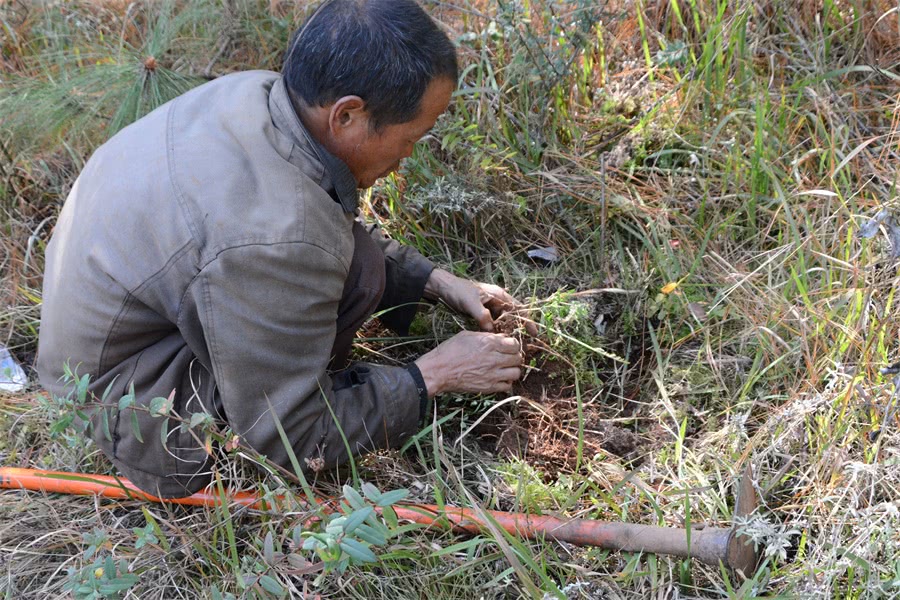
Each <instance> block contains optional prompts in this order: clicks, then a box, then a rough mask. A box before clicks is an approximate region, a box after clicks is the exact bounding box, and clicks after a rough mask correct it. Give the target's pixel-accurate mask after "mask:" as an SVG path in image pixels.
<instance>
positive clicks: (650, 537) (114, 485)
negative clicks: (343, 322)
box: [0, 467, 758, 577]
mask: <svg viewBox="0 0 900 600" xmlns="http://www.w3.org/2000/svg"><path fill="white" fill-rule="evenodd" d="M0 488H7V489H26V490H36V491H43V492H54V493H60V494H75V495H97V496H103V497H106V498H118V499H137V500H145V501H149V502H161V503H167V504H186V505H190V506H214V505H216V504H217V503H219V502H220V501H221V497H220V496H219V495H218V494H217V493H216V492H215V491H214V490H209V491H202V492H199V493H197V494H194V495H193V496H188V497H187V498H177V499H166V500H162V499H160V498H157V497H155V496H151V495H150V494H147V493H146V492H142V491H141V490H139V489H138V488H137V487H135V485H134V484H132V483H131V482H130V481H128V480H127V479H122V478H118V477H109V476H105V475H88V474H81V473H66V472H60V471H41V470H34V469H17V468H0ZM226 498H227V501H228V502H229V503H233V504H240V505H243V506H248V507H251V508H256V509H263V510H265V509H271V508H272V507H271V506H270V505H269V504H267V503H266V502H265V501H264V500H263V499H261V498H260V497H259V496H258V495H256V494H254V493H249V492H233V493H226ZM335 504H337V503H336V502H335V501H324V502H323V503H322V506H323V508H324V509H325V510H326V511H327V512H331V511H334V510H335V509H334V505H335ZM756 506H757V496H756V489H755V488H754V487H753V482H752V481H751V472H750V468H749V467H747V469H746V470H745V471H744V475H743V477H742V478H741V481H740V483H739V485H738V497H737V504H736V506H735V515H737V516H745V515H748V514H750V513H751V512H753V510H754V509H755V508H756ZM393 508H394V510H395V511H396V513H397V516H398V517H399V518H401V519H406V520H409V521H414V522H416V523H421V524H423V525H438V526H440V525H442V524H444V523H447V522H448V523H449V524H450V526H451V527H452V529H453V530H454V531H458V532H465V533H479V532H481V531H483V530H484V529H485V528H486V526H487V522H488V521H493V522H494V523H496V524H497V525H498V526H500V527H501V528H503V529H504V530H506V531H507V532H509V533H511V534H513V535H517V536H520V537H524V538H530V539H535V538H550V539H554V540H556V541H560V542H568V543H570V544H576V545H578V546H597V547H600V548H606V549H608V550H623V551H626V552H650V553H653V554H671V555H674V556H681V557H686V558H694V559H697V560H699V561H701V562H704V563H706V564H709V565H718V564H719V563H722V564H724V565H725V566H727V567H729V568H731V569H735V570H737V571H741V572H742V573H743V574H744V575H745V576H747V577H749V576H750V575H751V574H752V573H753V571H754V569H755V568H756V564H757V559H758V555H757V552H756V549H755V546H754V544H753V542H752V541H750V540H749V539H748V538H746V537H745V536H743V535H742V534H740V533H739V532H738V531H737V529H736V528H735V527H731V528H723V527H706V528H694V529H691V530H687V529H682V528H676V527H656V526H653V525H636V524H631V523H617V522H605V521H595V520H591V519H561V518H558V517H552V516H546V515H544V516H539V515H529V514H524V513H512V512H502V511H496V510H477V509H471V508H462V507H458V506H444V507H439V506H436V505H431V504H402V505H395V506H394V507H393Z"/></svg>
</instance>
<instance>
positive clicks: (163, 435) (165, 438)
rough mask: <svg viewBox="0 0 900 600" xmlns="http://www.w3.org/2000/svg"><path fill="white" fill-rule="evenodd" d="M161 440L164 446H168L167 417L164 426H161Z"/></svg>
mask: <svg viewBox="0 0 900 600" xmlns="http://www.w3.org/2000/svg"><path fill="white" fill-rule="evenodd" d="M159 441H161V442H162V445H163V448H166V447H167V446H166V444H167V443H168V442H169V419H165V420H164V421H163V422H162V427H160V428H159Z"/></svg>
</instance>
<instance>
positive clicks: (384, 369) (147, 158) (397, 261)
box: [38, 0, 522, 497]
mask: <svg viewBox="0 0 900 600" xmlns="http://www.w3.org/2000/svg"><path fill="white" fill-rule="evenodd" d="M456 78H457V63H456V56H455V52H454V49H453V46H452V45H451V43H450V42H449V40H448V39H447V37H446V36H445V35H444V34H443V33H442V32H441V31H440V30H439V29H438V28H437V27H436V25H435V24H434V22H433V21H432V20H431V19H430V18H429V17H428V16H427V15H426V14H425V13H424V11H422V9H421V8H419V7H418V6H417V5H416V4H415V3H414V2H413V1H412V0H330V1H328V2H327V3H326V4H324V5H323V6H322V7H321V8H320V9H319V10H318V11H317V12H316V13H315V14H314V16H313V17H312V18H311V19H310V20H309V21H308V22H307V24H306V25H305V27H304V28H303V29H302V30H301V32H300V34H298V35H297V36H295V38H294V40H293V42H292V43H291V45H290V47H289V49H288V53H287V55H286V59H285V65H284V68H283V73H282V75H281V76H279V75H278V74H275V73H270V72H261V71H258V72H248V73H240V74H234V75H229V76H226V77H222V78H220V79H217V80H215V81H213V82H210V83H208V84H206V85H203V86H201V87H199V88H197V89H195V90H192V91H191V92H188V93H187V94H185V95H183V96H181V97H179V98H177V99H176V100H174V101H173V102H170V103H168V104H166V105H164V106H162V107H160V108H159V109H157V110H156V111H154V112H153V113H151V114H150V115H148V116H146V117H144V118H143V119H141V120H140V121H138V122H136V123H135V124H133V125H131V126H130V127H128V128H126V129H124V130H123V131H121V132H120V133H119V134H117V135H116V136H114V137H113V138H112V139H111V140H109V141H108V142H107V143H106V144H104V145H103V146H102V147H101V148H99V149H98V150H97V152H96V153H95V154H94V155H93V156H92V157H91V159H90V161H89V162H88V163H87V165H86V166H85V168H84V171H83V172H82V173H81V175H80V176H79V178H78V180H77V181H76V183H75V185H74V187H73V189H72V191H71V193H70V195H69V197H68V199H67V201H66V204H65V206H64V208H63V210H62V212H61V214H60V218H59V222H58V223H57V226H56V229H55V231H54V234H53V238H52V240H51V242H50V244H49V246H48V248H47V261H46V272H45V279H44V304H43V313H42V318H41V335H40V345H39V359H38V372H39V374H40V377H41V382H42V384H43V385H44V386H45V387H46V388H47V389H48V390H50V391H51V392H53V393H55V394H64V393H66V391H67V390H66V387H65V386H64V383H63V381H62V379H61V376H62V374H63V369H64V365H66V364H69V365H70V367H71V368H72V369H73V370H77V372H78V374H79V375H83V374H85V373H87V374H89V375H90V376H91V383H90V392H91V393H92V395H93V397H95V398H98V399H99V398H103V397H105V398H106V403H107V404H109V405H112V406H115V405H116V401H117V399H118V398H120V397H122V396H123V395H126V394H127V393H128V392H129V390H131V389H132V388H133V390H134V398H135V400H134V404H133V405H131V406H127V405H126V406H125V407H124V409H123V410H106V414H107V417H106V419H105V420H104V418H103V417H102V415H101V412H102V411H96V412H94V413H92V417H91V421H92V426H93V427H92V430H93V437H94V439H95V440H96V442H97V443H98V445H99V446H100V447H101V448H102V449H103V451H104V452H105V453H106V454H107V455H108V456H109V457H110V458H111V459H112V461H113V463H114V464H115V466H116V467H117V468H118V469H119V470H121V471H122V473H123V474H124V475H126V476H127V477H129V478H130V479H131V480H132V481H133V482H134V483H135V484H136V485H138V486H139V487H141V488H142V489H144V490H146V491H148V492H150V493H153V494H156V495H158V496H161V497H180V496H186V495H188V494H190V493H193V492H195V491H197V490H198V489H200V488H202V487H204V486H205V485H207V484H208V483H209V481H210V468H211V458H210V453H209V450H208V449H206V448H204V447H203V444H202V443H201V441H200V440H199V439H198V438H197V437H196V435H195V432H193V431H191V430H190V429H189V428H188V427H187V426H184V427H179V423H181V422H182V420H187V419H190V417H191V415H193V414H197V413H207V414H209V415H210V416H211V417H212V418H214V419H216V420H218V421H220V422H221V423H224V424H227V426H228V427H230V428H231V430H232V431H233V433H234V434H235V435H237V436H238V437H239V438H240V440H241V442H242V443H244V444H246V445H249V446H250V447H252V448H253V449H255V450H256V451H258V452H259V453H261V454H263V455H265V456H266V457H267V458H268V460H270V461H273V462H275V463H276V464H278V465H281V466H283V467H286V468H290V465H291V460H290V451H293V453H294V454H295V455H296V457H297V458H298V460H299V461H300V464H301V465H310V464H317V463H318V464H321V465H324V466H326V467H331V466H333V465H335V464H338V463H341V462H344V461H345V460H347V458H348V456H347V448H346V446H345V443H344V440H343V438H342V433H343V435H344V436H346V439H347V442H348V443H349V449H350V451H351V452H352V453H353V454H359V453H362V452H365V451H368V450H371V449H374V448H379V447H390V446H396V445H397V444H399V443H400V442H402V440H403V439H405V438H406V437H407V436H409V435H410V434H412V433H414V432H415V431H416V430H417V428H418V427H419V423H420V422H421V419H423V418H425V417H426V416H427V414H428V410H427V405H428V399H429V398H430V397H434V396H436V395H439V394H441V393H444V392H448V391H466V392H498V391H503V390H508V389H509V387H510V386H511V382H512V381H514V380H516V379H518V378H519V377H520V370H519V367H520V364H521V360H522V357H521V353H520V347H519V345H518V343H517V342H516V341H515V340H514V339H512V338H509V337H507V336H503V335H500V334H494V333H489V332H490V331H491V329H492V319H491V318H492V316H497V315H498V314H500V313H501V312H502V311H503V310H504V307H507V308H508V307H510V306H511V305H513V304H514V301H513V299H512V298H511V297H510V296H509V295H508V294H507V293H506V292H505V291H504V290H502V289H501V288H499V287H497V286H491V285H484V284H475V283H470V282H467V281H464V280H462V279H459V278H457V277H455V276H453V275H452V274H450V273H448V272H446V271H443V270H440V269H434V268H433V266H432V265H431V263H429V262H428V261H427V260H426V259H425V258H423V257H422V256H421V255H420V254H418V253H417V252H416V251H414V250H412V249H410V248H405V247H402V246H400V245H399V244H397V243H396V242H393V241H390V240H387V239H385V238H384V237H383V236H382V235H381V234H380V232H379V231H378V230H369V231H366V230H365V229H364V228H363V227H362V226H361V225H360V224H359V223H358V222H357V221H356V220H355V217H356V215H357V212H358V206H357V189H358V188H366V187H369V186H371V185H372V184H373V183H374V182H375V181H376V180H377V179H378V178H379V177H383V176H385V175H387V174H389V173H391V172H392V171H394V170H396V169H397V168H398V166H399V164H400V161H401V159H403V158H404V157H408V156H409V155H410V153H411V152H412V148H413V145H414V144H415V143H416V141H418V140H419V139H420V138H421V137H422V136H423V135H425V134H426V133H427V132H428V131H429V129H431V127H432V126H433V125H434V123H435V121H436V119H437V118H438V116H439V115H440V114H441V113H443V112H444V110H445V109H446V108H447V106H448V103H449V101H450V96H451V93H452V91H453V89H454V86H455V82H456ZM422 297H425V298H427V299H432V300H442V301H444V302H445V303H446V304H447V305H449V306H450V307H452V308H454V309H456V310H458V311H460V312H462V313H464V314H467V315H470V316H472V317H473V318H474V319H475V320H476V321H477V322H478V324H479V325H480V327H481V328H482V329H483V330H485V331H484V332H462V333H460V334H458V335H456V336H454V337H453V338H451V339H450V340H448V341H446V342H444V343H442V344H441V345H439V346H438V347H437V348H435V349H434V350H432V351H431V352H429V353H427V354H425V355H424V356H422V357H421V358H419V359H418V360H416V361H415V362H414V363H412V364H410V365H407V366H405V367H391V366H378V365H372V364H367V363H356V364H354V365H351V366H349V367H347V368H344V367H346V364H345V363H346V360H347V357H348V355H349V351H350V345H351V342H352V339H353V337H354V333H355V331H356V329H357V328H358V327H359V326H360V325H361V324H362V322H363V321H364V320H365V319H366V318H367V317H368V316H369V315H371V314H372V313H373V312H374V311H375V310H384V309H392V310H389V311H388V312H387V313H386V315H385V316H384V317H382V320H383V321H384V322H386V323H387V324H388V325H389V326H391V327H392V328H394V329H395V330H398V331H400V332H405V331H406V330H407V328H408V326H409V322H410V321H411V319H412V317H413V315H414V312H415V303H416V302H418V301H419V300H420V299H421V298H422ZM76 365H77V366H76ZM158 397H163V398H170V400H171V412H170V413H169V414H170V415H172V418H169V417H160V416H158V415H157V416H155V415H153V414H151V411H150V410H149V407H150V405H151V400H152V399H154V398H158ZM276 421H277V422H278V423H280V426H281V427H282V428H283V429H284V432H285V433H286V435H287V438H288V440H289V441H290V446H291V447H290V448H287V447H285V444H283V443H282V439H281V437H280V434H279V432H278V426H277V425H276ZM164 423H165V425H164ZM163 438H165V443H163V441H162V439H163Z"/></svg>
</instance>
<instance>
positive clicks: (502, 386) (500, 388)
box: [490, 381, 512, 393]
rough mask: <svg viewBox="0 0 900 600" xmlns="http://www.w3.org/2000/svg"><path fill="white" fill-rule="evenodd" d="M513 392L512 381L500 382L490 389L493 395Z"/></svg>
mask: <svg viewBox="0 0 900 600" xmlns="http://www.w3.org/2000/svg"><path fill="white" fill-rule="evenodd" d="M511 390H512V381H498V382H497V383H495V384H494V385H492V386H491V387H490V392H491V393H497V392H509V391H511Z"/></svg>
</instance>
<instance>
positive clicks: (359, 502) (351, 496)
mask: <svg viewBox="0 0 900 600" xmlns="http://www.w3.org/2000/svg"><path fill="white" fill-rule="evenodd" d="M363 487H365V484H363ZM344 498H346V499H347V502H349V503H350V506H352V507H353V508H354V509H360V508H363V507H365V506H367V505H366V501H365V500H363V499H362V496H360V495H359V492H357V491H356V490H354V489H353V488H352V487H350V486H349V485H345V486H344Z"/></svg>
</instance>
